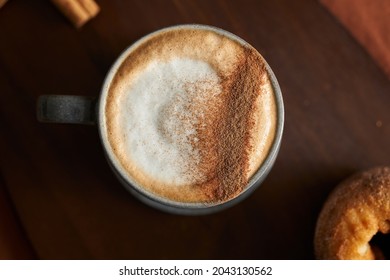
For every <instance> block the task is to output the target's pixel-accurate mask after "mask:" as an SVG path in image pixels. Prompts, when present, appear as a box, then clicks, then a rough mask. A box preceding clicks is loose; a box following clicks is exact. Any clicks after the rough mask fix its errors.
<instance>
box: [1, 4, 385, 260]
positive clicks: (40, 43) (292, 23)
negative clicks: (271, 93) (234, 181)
mask: <svg viewBox="0 0 390 280" xmlns="http://www.w3.org/2000/svg"><path fill="white" fill-rule="evenodd" d="M97 2H98V3H99V5H100V6H101V9H102V11H101V13H100V14H99V16H98V17H97V18H96V19H94V20H93V21H91V22H89V23H88V24H87V25H86V26H84V27H83V28H82V29H81V30H76V29H75V28H73V27H72V25H71V24H69V22H68V21H67V20H66V19H65V18H64V17H63V16H62V14H60V13H59V12H58V10H56V8H55V7H54V6H53V5H52V4H51V3H50V2H49V1H44V0H42V1H18V0H11V1H9V3H7V4H6V5H5V6H4V7H3V8H2V9H1V10H0V131H1V132H0V133H1V137H0V159H1V166H0V167H1V183H2V185H4V187H5V188H6V190H7V193H8V194H9V196H10V200H11V203H12V207H13V211H14V213H15V216H16V217H17V219H18V221H19V224H20V225H19V227H21V229H20V230H21V231H22V232H24V233H25V235H26V240H27V241H28V242H29V244H31V246H32V248H33V250H34V251H35V254H36V257H37V258H41V259H312V258H313V257H314V256H313V245H312V243H313V232H314V227H315V222H316V219H317V215H318V213H319V210H320V209H321V205H322V203H323V202H324V200H325V199H326V197H327V195H328V193H329V192H330V191H331V190H332V189H333V188H334V187H335V185H337V183H338V182H340V181H341V180H343V179H345V178H346V177H347V176H349V175H351V174H352V173H353V172H355V171H358V170H361V169H366V168H368V167H372V166H377V165H384V164H387V165H388V164H390V158H389V154H390V145H389V140H390V113H389V105H390V83H389V80H388V79H387V78H386V76H385V75H384V74H383V73H382V72H381V70H380V69H379V68H378V67H377V66H376V64H375V63H374V61H373V60H372V59H371V58H370V57H369V56H368V55H367V53H366V51H365V50H364V49H363V48H362V47H361V46H360V45H358V44H357V43H356V41H355V40H354V39H353V38H352V37H351V36H350V35H349V34H348V33H347V32H346V31H345V29H344V28H343V27H342V26H341V25H340V24H339V23H338V22H337V21H336V19H335V18H333V17H332V16H331V15H330V14H329V13H328V11H327V10H326V9H325V8H324V7H323V6H321V5H320V4H319V3H318V2H317V1H309V0H307V1H289V0H284V1H281V0H280V1H248V0H241V1H208V0H207V1H206V0H200V1H189V0H178V1H162V0H154V1H151V0H147V1H141V0H140V1H121V0H115V1H113V0H100V1H97ZM179 23H202V24H209V25H214V26H218V27H221V28H223V29H226V30H228V31H231V32H233V33H235V34H237V35H238V36H240V37H242V38H243V39H245V40H246V41H248V42H249V43H251V44H252V45H253V46H254V47H255V48H257V49H258V50H259V51H260V52H261V53H262V54H263V55H264V57H265V58H266V59H267V61H268V62H269V64H270V65H271V67H272V68H273V70H274V72H275V74H276V76H277V78H278V80H279V83H280V86H281V89H282V92H283V96H284V102H285V110H286V120H285V131H284V137H283V142H282V147H281V150H280V153H279V157H278V159H277V161H276V164H275V166H274V168H273V170H272V171H271V173H270V174H269V176H268V178H267V179H266V181H265V182H264V183H263V185H262V186H261V188H259V189H258V190H257V191H256V192H255V193H254V194H253V195H252V196H251V197H250V198H248V199H247V200H245V201H244V202H242V203H240V204H239V205H237V206H235V207H233V208H231V209H228V210H226V211H223V212H220V213H217V214H213V215H208V216H198V217H186V216H175V215H170V214H165V213H162V212H159V211H157V210H154V209H152V208H150V207H148V206H145V205H144V204H142V203H141V202H139V201H138V200H136V199H135V198H134V197H132V196H131V195H130V194H129V193H128V192H127V191H126V190H125V189H124V188H123V187H122V186H121V185H120V183H119V182H118V181H117V179H116V178H115V177H114V175H113V174H112V173H111V171H110V169H109V167H108V165H107V163H106V161H105V158H104V155H103V151H102V147H101V144H100V140H99V137H98V132H97V129H96V127H93V126H72V125H50V124H41V123H38V122H37V121H36V117H35V104H36V99H37V97H38V96H39V95H42V94H81V95H89V96H97V95H98V94H99V90H100V87H101V85H102V82H103V79H104V77H105V74H106V73H107V71H108V69H109V68H110V65H111V64H112V63H113V62H114V60H115V58H116V57H117V56H118V55H119V53H120V52H121V51H122V50H123V49H124V48H126V47H127V46H128V45H130V44H131V43H132V42H134V41H135V40H137V39H138V38H140V37H141V36H143V35H145V34H147V33H150V32H152V31H154V30H157V29H159V28H162V27H166V26H169V25H174V24H179ZM1 230H2V231H4V230H6V229H5V228H2V229H1Z"/></svg>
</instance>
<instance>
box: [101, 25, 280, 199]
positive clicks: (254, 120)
mask: <svg viewBox="0 0 390 280" xmlns="http://www.w3.org/2000/svg"><path fill="white" fill-rule="evenodd" d="M248 65H249V66H248ZM247 66H248V67H247ZM263 66H264V61H263V59H262V57H261V56H260V55H259V54H258V53H257V52H256V51H255V50H254V49H253V48H252V47H250V46H248V45H245V44H244V45H243V44H242V42H238V41H237V40H236V39H234V38H231V37H229V36H226V35H225V34H221V33H219V32H216V31H214V30H208V29H198V28H191V27H188V28H177V29H171V30H167V31H162V32H158V33H156V34H153V35H152V36H150V37H148V38H147V39H145V40H142V41H141V42H140V43H138V44H136V45H135V46H134V48H133V49H132V50H131V51H129V52H128V53H127V54H126V57H125V58H124V59H123V61H122V62H121V64H120V65H119V67H118V69H117V70H116V72H115V73H114V75H113V78H112V80H111V81H110V85H109V89H108V92H107V97H106V98H105V100H104V103H102V104H103V106H104V110H105V114H104V126H105V127H104V129H103V137H106V138H107V140H108V143H109V147H110V149H111V150H110V153H111V155H112V157H113V159H114V160H113V161H114V164H115V165H116V167H117V168H119V169H121V170H122V171H123V172H122V173H123V174H125V175H124V176H127V179H128V180H129V181H130V182H133V185H134V186H135V187H136V188H137V189H138V190H140V191H141V192H146V193H147V194H153V195H155V196H157V197H162V198H165V199H168V200H171V201H176V202H190V203H192V202H196V203H215V202H216V201H221V200H225V199H231V198H232V197H234V196H235V195H238V194H239V193H240V192H241V191H242V189H243V188H244V187H245V186H246V184H247V180H249V179H250V178H251V177H252V175H253V174H254V173H255V172H256V171H257V170H258V168H259V167H260V165H261V164H262V162H263V161H264V160H265V159H266V157H267V155H268V152H269V150H270V148H271V146H272V144H273V141H274V136H275V127H276V121H277V115H276V107H275V106H276V105H275V96H274V93H273V88H272V85H271V82H270V79H269V77H268V75H267V73H266V71H265V70H263Z"/></svg>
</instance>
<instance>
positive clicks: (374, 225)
mask: <svg viewBox="0 0 390 280" xmlns="http://www.w3.org/2000/svg"><path fill="white" fill-rule="evenodd" d="M378 232H381V233H382V234H388V233H390V167H377V168H373V169H370V170H368V171H365V172H362V173H359V174H356V175H354V176H352V177H351V178H349V179H347V180H346V181H344V182H342V183H341V184H340V185H339V186H337V187H336V189H335V190H334V191H333V192H332V193H331V194H330V196H329V197H328V199H327V201H326V202H325V204H324V206H323V208H322V211H321V213H320V215H319V217H318V221H317V226H316V230H315V237H314V249H315V255H316V258H317V259H350V260H352V259H381V258H383V256H384V255H383V254H382V252H381V250H380V248H373V246H371V245H370V243H369V242H370V240H371V239H372V237H373V236H374V235H375V234H376V233H378Z"/></svg>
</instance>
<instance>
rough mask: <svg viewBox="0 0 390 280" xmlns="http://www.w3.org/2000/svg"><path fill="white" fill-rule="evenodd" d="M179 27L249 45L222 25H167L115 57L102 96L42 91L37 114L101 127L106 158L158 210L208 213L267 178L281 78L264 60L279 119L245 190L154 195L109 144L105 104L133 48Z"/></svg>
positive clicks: (127, 184)
mask: <svg viewBox="0 0 390 280" xmlns="http://www.w3.org/2000/svg"><path fill="white" fill-rule="evenodd" d="M180 28H195V29H201V30H203V29H205V30H211V31H214V32H216V33H218V34H221V35H223V36H226V37H227V38H230V39H233V40H235V41H238V42H240V43H241V44H242V45H248V43H246V42H245V41H244V40H243V39H241V38H239V37H237V36H236V35H234V34H231V33H229V32H227V31H224V30H222V29H219V28H216V27H211V26H205V25H178V26H173V27H168V28H164V29H161V30H158V31H156V32H154V33H151V34H149V35H146V36H145V37H143V38H141V39H140V40H138V41H137V42H135V43H134V44H132V45H131V46H129V47H128V48H127V49H126V50H125V51H124V52H123V53H122V54H121V55H120V56H119V57H118V58H117V60H116V61H115V63H114V64H113V66H112V67H111V69H110V70H109V72H108V74H107V76H106V78H105V80H104V84H103V86H102V89H101V92H100V96H99V97H97V98H92V97H84V96H72V95H43V96H40V97H39V99H38V102H37V118H38V120H39V121H41V122H50V123H68V124H89V125H96V126H97V128H98V129H99V135H100V139H101V142H102V146H103V149H104V152H105V155H106V158H107V161H108V163H109V165H110V167H111V169H112V170H113V172H114V173H115V175H116V176H117V178H118V179H119V181H120V182H121V183H122V185H123V186H124V187H125V188H126V189H127V190H128V191H130V192H131V193H132V194H133V195H134V196H135V197H137V198H138V199H139V200H141V201H142V202H144V203H146V204H147V205H149V206H152V207H154V208H157V209H159V210H162V211H165V212H169V213H174V214H184V215H198V214H209V213H213V212H216V211H220V210H223V209H226V208H229V207H231V206H233V205H235V204H236V203H238V202H240V201H242V200H243V199H245V198H246V197H248V196H249V195H250V194H251V193H252V192H253V191H254V190H255V189H256V188H257V187H258V186H259V185H260V184H261V183H262V182H263V181H264V179H265V178H266V176H267V175H268V173H269V172H270V170H271V168H272V166H273V164H274V162H275V159H276V157H277V154H278V151H279V147H280V143H281V139H282V132H283V125H284V107H283V99H282V93H281V90H280V87H279V84H278V81H277V79H276V77H275V75H274V73H273V72H272V70H271V68H270V67H269V65H268V64H267V62H266V61H265V60H264V63H265V69H266V71H267V74H268V77H269V80H270V82H271V86H272V89H273V93H274V100H275V104H276V114H277V121H276V127H275V135H274V140H273V143H272V145H271V148H270V150H269V152H268V155H267V156H266V158H265V160H264V161H263V163H262V164H261V165H260V167H259V169H258V170H257V171H256V172H255V173H254V175H253V176H252V177H251V178H250V180H249V183H248V184H247V186H246V187H245V188H244V189H243V190H242V192H241V193H240V194H239V195H238V196H236V197H235V198H233V199H230V200H228V201H223V202H218V203H207V204H205V203H186V202H177V201H172V200H168V199H166V198H163V197H160V196H158V195H155V194H153V193H151V192H149V191H147V190H145V189H144V188H143V187H142V186H140V185H139V184H138V183H137V182H135V180H133V179H132V178H131V177H130V176H129V175H128V174H127V172H125V171H124V169H123V168H122V167H121V165H120V163H119V162H118V160H117V159H116V158H115V155H114V154H113V151H112V149H111V148H110V145H109V141H108V139H107V132H106V128H105V123H104V121H103V119H104V113H105V104H106V100H107V96H108V90H109V88H110V84H111V82H112V79H113V77H114V76H115V74H116V73H117V71H118V68H119V67H120V66H121V65H122V63H123V61H124V60H125V59H126V58H127V57H128V55H129V54H130V53H131V52H133V50H134V49H135V48H136V47H137V46H139V45H140V44H142V43H144V42H146V41H147V40H149V39H150V38H152V37H153V36H155V35H156V34H159V33H160V32H165V31H169V30H174V29H180Z"/></svg>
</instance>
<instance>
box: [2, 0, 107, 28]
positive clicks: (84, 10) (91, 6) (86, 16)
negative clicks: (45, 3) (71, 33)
mask: <svg viewBox="0 0 390 280" xmlns="http://www.w3.org/2000/svg"><path fill="white" fill-rule="evenodd" d="M0 1H1V0H0ZM51 1H52V2H53V4H55V5H56V6H57V8H58V9H59V10H60V11H61V12H62V13H63V14H64V15H65V16H66V17H67V18H68V19H69V20H70V21H71V22H72V23H73V25H74V26H75V27H77V28H80V27H81V26H83V25H84V24H85V23H86V22H87V21H89V20H90V19H91V18H93V17H95V16H96V15H97V14H98V13H99V11H100V8H99V6H98V5H97V4H96V2H95V1H94V0H51Z"/></svg>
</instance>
